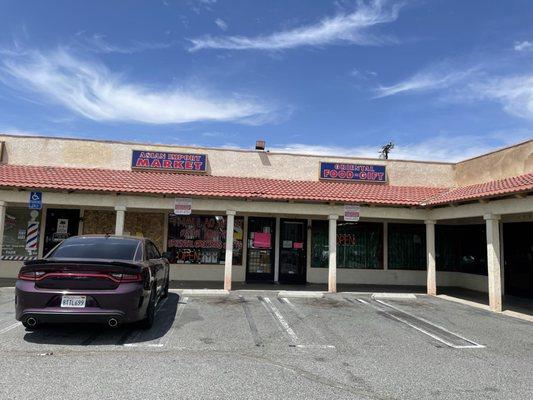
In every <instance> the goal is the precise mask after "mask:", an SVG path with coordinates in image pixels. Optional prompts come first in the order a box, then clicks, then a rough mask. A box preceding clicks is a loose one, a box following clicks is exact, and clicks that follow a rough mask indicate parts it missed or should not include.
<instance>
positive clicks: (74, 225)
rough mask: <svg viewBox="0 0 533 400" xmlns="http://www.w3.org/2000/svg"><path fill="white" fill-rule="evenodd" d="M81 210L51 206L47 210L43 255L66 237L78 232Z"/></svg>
mask: <svg viewBox="0 0 533 400" xmlns="http://www.w3.org/2000/svg"><path fill="white" fill-rule="evenodd" d="M79 222H80V210H68V209H63V208H49V209H48V210H47V211H46V225H45V229H44V248H43V255H46V254H48V252H49V251H50V250H52V249H53V248H54V247H55V246H56V245H57V244H59V243H61V242H62V241H63V240H65V239H66V238H69V237H71V236H75V235H77V234H78V228H79Z"/></svg>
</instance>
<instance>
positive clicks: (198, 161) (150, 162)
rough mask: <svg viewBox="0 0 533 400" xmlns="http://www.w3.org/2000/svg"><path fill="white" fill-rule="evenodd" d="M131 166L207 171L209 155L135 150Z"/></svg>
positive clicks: (152, 168) (164, 169)
mask: <svg viewBox="0 0 533 400" xmlns="http://www.w3.org/2000/svg"><path fill="white" fill-rule="evenodd" d="M131 168H132V169H147V170H156V171H168V172H197V173H198V172H199V173H205V172H206V171H207V155H206V154H186V153H168V152H162V151H142V150H133V153H132V157H131Z"/></svg>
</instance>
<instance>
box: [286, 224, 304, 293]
mask: <svg viewBox="0 0 533 400" xmlns="http://www.w3.org/2000/svg"><path fill="white" fill-rule="evenodd" d="M280 224H281V226H280V239H279V241H280V249H279V281H280V282H282V283H305V282H306V276H307V274H306V273H307V220H302V219H298V220H293V219H290V220H289V219H282V220H281V222H280Z"/></svg>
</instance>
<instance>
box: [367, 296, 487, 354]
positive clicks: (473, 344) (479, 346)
mask: <svg viewBox="0 0 533 400" xmlns="http://www.w3.org/2000/svg"><path fill="white" fill-rule="evenodd" d="M375 301H376V302H378V303H380V304H382V305H384V306H386V307H390V308H392V309H393V310H396V311H398V312H400V313H403V314H405V315H408V316H410V317H411V318H413V319H415V320H419V321H422V322H424V323H426V324H428V325H430V326H433V327H435V328H437V329H440V330H441V331H444V332H446V333H448V334H450V335H452V336H456V337H458V338H459V339H462V340H464V341H465V342H467V343H470V344H469V345H457V344H453V343H451V342H449V341H448V340H446V339H444V338H442V337H440V336H437V335H435V334H433V333H431V332H428V331H427V330H425V329H424V328H422V327H420V326H416V325H415V324H413V323H411V322H409V321H407V320H406V319H404V318H401V317H399V316H398V315H395V314H391V313H388V312H387V311H385V310H383V309H382V310H381V311H383V312H385V313H386V314H387V315H389V316H391V317H392V318H394V319H396V320H398V321H400V322H403V323H404V324H406V325H409V326H410V327H412V328H414V329H416V330H418V331H420V332H422V333H424V334H426V335H428V336H430V337H432V338H433V339H435V340H438V341H439V342H441V343H444V344H445V345H447V346H449V347H453V348H454V349H482V348H485V346H484V345H482V344H479V343H476V342H474V341H472V340H470V339H467V338H465V337H463V336H461V335H459V334H457V333H455V332H451V331H449V330H448V329H446V328H444V327H442V326H440V325H437V324H435V323H433V322H430V321H428V320H426V319H424V318H421V317H417V316H415V315H412V314H410V313H408V312H406V311H404V310H401V309H399V308H398V307H395V306H393V305H392V304H389V303H386V302H384V301H383V300H377V299H376V300H375Z"/></svg>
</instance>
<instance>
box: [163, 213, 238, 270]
mask: <svg viewBox="0 0 533 400" xmlns="http://www.w3.org/2000/svg"><path fill="white" fill-rule="evenodd" d="M243 227H244V219H243V218H242V217H236V218H235V225H234V228H233V264H234V265H240V264H241V263H242V240H243ZM167 251H168V252H170V253H171V257H170V262H171V263H175V264H224V261H225V255H226V217H225V216H218V215H189V216H180V215H174V214H170V215H169V219H168V242H167Z"/></svg>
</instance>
